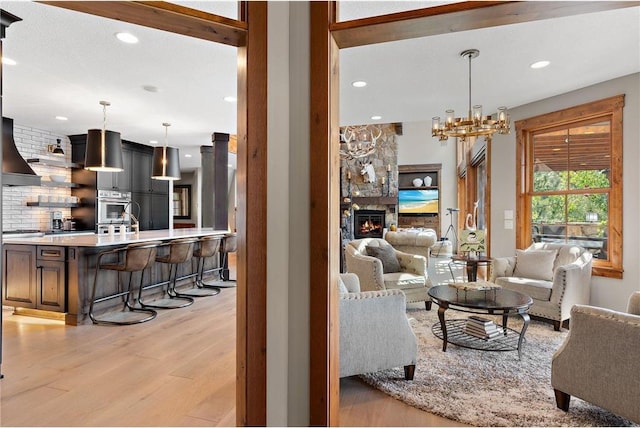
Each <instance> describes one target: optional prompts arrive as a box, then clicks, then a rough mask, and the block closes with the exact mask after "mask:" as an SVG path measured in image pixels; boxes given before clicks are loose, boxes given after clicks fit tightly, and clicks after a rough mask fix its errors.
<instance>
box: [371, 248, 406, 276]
mask: <svg viewBox="0 0 640 428" xmlns="http://www.w3.org/2000/svg"><path fill="white" fill-rule="evenodd" d="M367 254H369V255H370V256H372V257H375V258H377V259H379V260H380V261H381V262H382V272H383V273H393V272H400V262H399V261H398V258H397V257H396V253H395V250H394V249H393V247H392V246H390V245H389V246H384V247H371V246H369V245H367Z"/></svg>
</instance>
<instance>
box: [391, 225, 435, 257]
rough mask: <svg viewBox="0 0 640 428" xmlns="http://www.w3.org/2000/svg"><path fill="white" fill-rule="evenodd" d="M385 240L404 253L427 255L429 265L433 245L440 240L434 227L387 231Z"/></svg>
mask: <svg viewBox="0 0 640 428" xmlns="http://www.w3.org/2000/svg"><path fill="white" fill-rule="evenodd" d="M384 240H385V241H387V242H388V243H389V244H391V246H392V247H393V248H395V249H396V250H398V251H402V252H403V253H407V254H418V255H421V256H425V257H426V258H427V266H429V257H430V256H431V247H433V245H434V244H435V243H436V241H437V240H438V235H436V231H435V230H433V229H420V230H418V229H416V230H411V229H410V230H398V231H396V232H393V231H389V232H387V233H386V235H384Z"/></svg>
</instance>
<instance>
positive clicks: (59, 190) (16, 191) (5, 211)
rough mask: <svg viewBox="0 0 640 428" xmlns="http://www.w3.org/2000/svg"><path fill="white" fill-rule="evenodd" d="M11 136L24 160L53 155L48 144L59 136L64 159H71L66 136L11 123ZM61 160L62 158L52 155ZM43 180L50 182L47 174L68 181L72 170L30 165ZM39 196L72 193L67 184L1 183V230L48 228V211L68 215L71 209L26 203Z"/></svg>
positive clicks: (49, 221)
mask: <svg viewBox="0 0 640 428" xmlns="http://www.w3.org/2000/svg"><path fill="white" fill-rule="evenodd" d="M13 138H14V140H15V142H16V147H17V148H18V151H19V152H20V154H21V155H22V157H23V158H24V159H25V160H26V159H29V158H54V157H53V156H52V155H51V154H50V153H49V152H48V151H47V146H48V145H49V144H56V140H57V139H58V138H59V139H60V141H61V145H62V149H63V150H64V160H65V161H67V162H71V143H70V141H69V139H68V138H67V136H66V135H58V134H54V133H52V132H49V131H46V130H42V129H37V128H32V127H28V126H24V125H20V124H17V123H15V122H14V125H13ZM55 159H58V160H62V158H58V157H55ZM29 165H30V166H31V168H33V170H34V171H35V173H36V174H38V175H39V176H41V177H42V181H50V177H49V176H50V175H52V174H56V175H64V176H65V177H66V178H65V181H67V182H69V181H71V169H68V168H60V167H52V166H45V165H39V164H29ZM38 195H47V196H63V197H66V196H71V189H70V188H67V187H44V186H43V187H38V186H15V187H9V186H4V187H3V188H2V230H3V231H9V230H17V229H37V230H49V229H51V212H52V211H62V216H63V217H69V216H70V215H71V209H70V208H45V207H29V206H27V202H35V201H37V200H38Z"/></svg>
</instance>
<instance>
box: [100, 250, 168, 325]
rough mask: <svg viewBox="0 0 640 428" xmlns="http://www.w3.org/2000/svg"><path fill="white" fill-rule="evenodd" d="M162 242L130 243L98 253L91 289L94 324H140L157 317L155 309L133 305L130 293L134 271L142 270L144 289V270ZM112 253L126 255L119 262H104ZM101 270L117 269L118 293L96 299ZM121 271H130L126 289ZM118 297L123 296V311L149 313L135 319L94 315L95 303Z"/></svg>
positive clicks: (151, 261)
mask: <svg viewBox="0 0 640 428" xmlns="http://www.w3.org/2000/svg"><path fill="white" fill-rule="evenodd" d="M160 244H161V242H159V241H158V242H155V241H154V242H143V243H139V244H130V245H127V246H126V247H123V248H116V249H114V250H109V251H103V252H101V253H100V254H99V255H98V259H97V262H96V273H95V275H94V278H93V288H92V290H91V304H90V305H89V318H91V321H93V323H94V324H110V325H130V324H139V323H143V322H146V321H151V320H152V319H154V318H155V317H156V315H158V313H157V312H156V311H154V310H153V309H145V308H142V307H136V306H135V302H134V304H133V305H132V304H131V303H130V295H131V279H132V277H133V273H134V272H138V271H140V287H139V290H142V286H143V279H144V270H145V269H146V268H147V267H148V266H149V265H151V264H152V263H153V262H154V260H155V258H156V252H157V248H158V245H160ZM111 254H118V256H120V255H123V256H124V257H123V258H122V260H121V261H119V262H118V263H108V262H107V263H103V262H102V259H103V258H104V257H105V256H107V255H111ZM119 258H120V257H119ZM100 270H113V271H117V275H118V293H116V294H112V295H109V296H105V297H101V298H98V299H96V288H97V284H98V272H99V271H100ZM120 272H129V283H128V286H127V290H126V291H122V285H121V282H120ZM117 297H123V301H124V306H123V308H122V311H124V310H125V309H129V311H131V312H144V313H147V314H149V315H148V316H147V317H145V318H135V319H105V318H102V319H100V318H98V317H96V316H95V315H94V313H93V307H94V304H95V303H99V302H103V301H106V300H110V299H114V298H117ZM118 317H119V318H122V315H121V314H119V315H118Z"/></svg>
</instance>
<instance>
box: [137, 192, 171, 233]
mask: <svg viewBox="0 0 640 428" xmlns="http://www.w3.org/2000/svg"><path fill="white" fill-rule="evenodd" d="M131 196H132V198H133V200H134V201H135V202H137V203H138V205H140V219H139V220H140V230H160V229H168V228H169V197H168V195H167V194H162V193H152V192H133V193H132V195H131ZM136 210H137V207H136Z"/></svg>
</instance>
